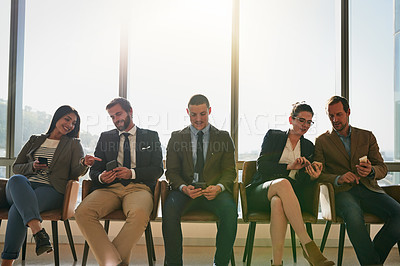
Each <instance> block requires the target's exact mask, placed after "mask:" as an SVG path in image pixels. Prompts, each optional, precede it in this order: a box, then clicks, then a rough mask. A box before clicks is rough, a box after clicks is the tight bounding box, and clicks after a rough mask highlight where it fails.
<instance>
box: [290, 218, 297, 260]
mask: <svg viewBox="0 0 400 266" xmlns="http://www.w3.org/2000/svg"><path fill="white" fill-rule="evenodd" d="M290 237H291V239H292V254H293V262H294V263H297V253H296V233H295V232H294V230H293V227H292V226H290Z"/></svg>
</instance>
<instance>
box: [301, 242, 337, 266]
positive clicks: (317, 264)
mask: <svg viewBox="0 0 400 266" xmlns="http://www.w3.org/2000/svg"><path fill="white" fill-rule="evenodd" d="M300 245H301V248H302V249H303V255H304V258H305V259H306V260H307V261H308V263H310V265H311V266H332V265H335V263H334V262H333V261H330V260H328V259H327V258H325V257H324V255H322V253H321V251H320V250H319V248H318V247H317V245H316V244H315V242H314V241H311V242H308V243H307V244H305V245H304V247H303V245H302V244H301V243H300ZM304 248H305V249H304ZM306 250H307V252H306Z"/></svg>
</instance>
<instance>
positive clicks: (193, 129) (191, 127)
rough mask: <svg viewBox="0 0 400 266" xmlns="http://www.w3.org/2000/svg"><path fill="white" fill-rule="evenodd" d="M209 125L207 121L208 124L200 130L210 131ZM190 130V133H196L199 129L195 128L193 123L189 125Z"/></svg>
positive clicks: (205, 132)
mask: <svg viewBox="0 0 400 266" xmlns="http://www.w3.org/2000/svg"><path fill="white" fill-rule="evenodd" d="M210 127H211V125H210V123H208V125H207V126H206V127H205V128H203V129H202V130H201V131H203V133H204V134H207V133H208V132H209V131H210ZM190 131H191V132H192V134H194V135H197V133H198V132H199V131H200V130H197V129H196V128H195V127H194V126H193V125H190Z"/></svg>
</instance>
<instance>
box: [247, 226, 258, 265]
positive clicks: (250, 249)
mask: <svg viewBox="0 0 400 266" xmlns="http://www.w3.org/2000/svg"><path fill="white" fill-rule="evenodd" d="M256 224H257V223H256V222H250V224H249V227H250V228H249V231H250V238H249V246H248V247H247V264H246V265H247V266H250V265H251V256H252V255H253V245H254V235H255V232H256Z"/></svg>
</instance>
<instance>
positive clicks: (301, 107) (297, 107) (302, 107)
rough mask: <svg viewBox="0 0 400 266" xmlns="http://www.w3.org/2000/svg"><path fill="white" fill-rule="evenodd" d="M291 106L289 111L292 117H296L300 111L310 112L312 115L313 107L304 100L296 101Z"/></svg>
mask: <svg viewBox="0 0 400 266" xmlns="http://www.w3.org/2000/svg"><path fill="white" fill-rule="evenodd" d="M292 106H293V108H292V112H291V113H290V116H291V117H293V118H295V117H297V116H298V115H299V113H300V112H310V113H311V114H312V116H314V111H313V109H312V108H311V106H309V105H308V104H306V103H305V102H297V103H295V104H292Z"/></svg>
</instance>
